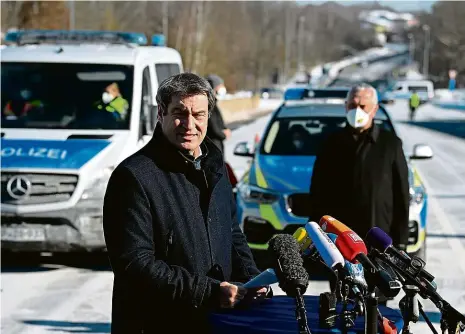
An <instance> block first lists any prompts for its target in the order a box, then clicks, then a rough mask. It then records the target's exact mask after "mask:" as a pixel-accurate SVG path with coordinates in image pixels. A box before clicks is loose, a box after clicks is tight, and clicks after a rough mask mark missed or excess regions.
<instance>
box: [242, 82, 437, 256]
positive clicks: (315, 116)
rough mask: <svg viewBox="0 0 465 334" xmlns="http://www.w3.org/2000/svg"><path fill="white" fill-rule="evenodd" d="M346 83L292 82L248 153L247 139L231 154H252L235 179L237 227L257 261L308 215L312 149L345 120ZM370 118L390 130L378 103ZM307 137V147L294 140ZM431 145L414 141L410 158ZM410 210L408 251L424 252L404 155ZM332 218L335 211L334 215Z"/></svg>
mask: <svg viewBox="0 0 465 334" xmlns="http://www.w3.org/2000/svg"><path fill="white" fill-rule="evenodd" d="M347 93H348V89H347V88H342V89H338V88H326V89H310V88H291V89H288V90H287V91H286V92H285V101H284V103H283V104H282V105H281V106H280V107H279V108H278V109H277V110H276V111H275V112H274V114H273V115H272V117H271V120H270V121H269V124H268V125H267V127H266V129H265V133H264V135H263V137H262V140H261V141H260V143H259V144H258V147H257V148H256V149H255V150H254V152H253V153H252V152H251V151H250V149H249V147H248V143H247V142H241V143H238V144H237V146H236V147H235V150H234V154H235V155H238V156H243V157H251V158H253V159H252V163H251V167H250V169H249V170H248V172H246V173H245V174H244V176H243V178H242V179H241V180H240V181H239V183H238V184H237V208H238V217H239V219H240V224H241V227H242V229H243V231H244V233H245V235H246V237H247V240H248V243H249V246H250V247H251V248H252V250H253V251H254V255H255V257H256V259H257V261H258V262H261V261H263V260H265V258H266V255H265V252H263V250H266V249H267V247H268V241H269V240H270V238H271V237H272V236H273V235H275V234H277V233H288V234H292V233H294V232H295V230H296V229H297V228H299V227H300V226H303V225H304V224H305V223H306V222H307V220H308V216H309V213H308V204H309V189H310V180H311V174H312V170H313V164H314V162H315V159H316V154H317V151H318V149H319V147H320V145H321V144H322V142H323V140H324V139H325V138H326V136H327V135H328V134H329V133H331V132H333V131H337V130H339V129H341V128H343V127H344V126H345V124H346V123H345V119H346V118H345V108H344V101H345V97H346V96H347ZM374 122H375V123H376V124H378V125H379V126H380V127H382V128H384V129H386V130H388V131H393V132H395V127H394V125H393V123H392V122H391V119H390V118H389V115H388V113H387V111H386V110H385V109H384V107H383V106H382V105H381V106H380V108H379V111H378V112H377V114H376V116H375V119H374ZM299 136H300V138H302V137H306V145H307V146H306V147H305V148H303V149H299V147H298V145H296V144H297V140H298V139H299ZM431 157H432V151H431V149H430V148H429V146H427V145H416V146H415V148H414V152H413V155H411V156H410V159H409V160H413V159H427V158H431ZM408 164H409V183H410V194H411V199H410V214H409V219H410V221H409V238H408V240H409V244H408V249H407V251H408V252H409V253H416V254H417V255H419V256H423V257H424V255H425V235H426V215H427V202H428V197H427V194H426V190H425V187H424V185H423V183H422V182H421V179H420V177H419V176H418V173H417V172H416V170H415V168H414V167H413V166H412V165H411V164H410V161H409V163H408ZM336 218H337V217H336Z"/></svg>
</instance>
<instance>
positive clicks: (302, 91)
mask: <svg viewBox="0 0 465 334" xmlns="http://www.w3.org/2000/svg"><path fill="white" fill-rule="evenodd" d="M348 92H349V88H318V89H312V88H301V87H299V88H289V89H287V90H286V92H285V93H284V100H285V101H291V100H307V99H344V100H345V98H346V97H347V93H348Z"/></svg>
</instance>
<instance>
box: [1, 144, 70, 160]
mask: <svg viewBox="0 0 465 334" xmlns="http://www.w3.org/2000/svg"><path fill="white" fill-rule="evenodd" d="M67 153H68V152H67V151H66V150H60V149H56V148H45V147H31V148H22V147H19V148H17V147H3V148H2V158H9V157H25V158H26V157H28V158H42V159H57V160H64V159H65V158H66V155H67Z"/></svg>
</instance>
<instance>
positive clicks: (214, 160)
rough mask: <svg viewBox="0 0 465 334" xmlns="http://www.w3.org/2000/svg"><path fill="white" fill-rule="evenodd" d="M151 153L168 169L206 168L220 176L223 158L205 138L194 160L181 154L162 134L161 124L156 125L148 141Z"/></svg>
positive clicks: (183, 153) (188, 155)
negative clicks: (190, 166)
mask: <svg viewBox="0 0 465 334" xmlns="http://www.w3.org/2000/svg"><path fill="white" fill-rule="evenodd" d="M149 146H150V147H152V148H153V149H151V152H153V153H154V154H155V157H156V158H157V160H158V161H159V162H160V163H162V164H163V165H164V166H166V167H167V168H169V169H173V170H180V171H181V170H183V169H184V168H185V167H186V166H188V165H189V164H192V165H193V166H194V167H195V168H196V169H199V168H198V167H200V168H207V169H209V170H211V171H214V172H217V173H220V174H222V168H221V166H223V158H222V155H221V151H220V150H219V149H218V148H217V147H216V145H215V144H214V143H213V142H212V141H211V140H210V139H209V138H208V137H205V139H204V141H203V142H202V144H201V146H200V147H199V148H200V155H199V156H198V157H197V158H194V157H193V156H192V155H190V154H188V153H186V152H181V151H180V150H179V149H178V148H176V147H175V146H174V145H173V144H171V142H169V140H168V139H167V138H166V137H165V135H164V134H163V130H162V128H161V124H159V123H158V124H157V126H156V128H155V131H154V135H153V138H152V140H151V141H150V145H149Z"/></svg>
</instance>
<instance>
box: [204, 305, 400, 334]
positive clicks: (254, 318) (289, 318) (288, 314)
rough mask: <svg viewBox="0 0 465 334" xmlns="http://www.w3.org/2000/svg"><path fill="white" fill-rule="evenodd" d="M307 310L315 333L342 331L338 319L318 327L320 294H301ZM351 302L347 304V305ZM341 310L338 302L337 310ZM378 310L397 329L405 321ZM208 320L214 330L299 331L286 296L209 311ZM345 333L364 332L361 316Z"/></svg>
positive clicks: (239, 333) (225, 333)
mask: <svg viewBox="0 0 465 334" xmlns="http://www.w3.org/2000/svg"><path fill="white" fill-rule="evenodd" d="M304 300H305V308H306V310H307V319H308V327H309V328H310V331H311V332H312V334H315V333H341V330H340V328H341V327H340V325H339V322H338V323H337V325H336V327H334V328H331V329H326V328H320V326H319V316H318V306H319V296H304ZM350 308H351V306H350V305H349V309H350ZM341 310H342V305H338V307H337V313H338V314H339V313H340V312H341ZM379 310H380V312H381V314H382V315H383V316H384V317H385V318H387V319H389V320H391V321H393V322H394V323H395V324H396V327H397V330H398V332H400V331H401V329H402V327H403V325H404V322H403V320H402V315H401V313H400V312H399V311H397V310H393V309H390V308H388V307H385V306H381V305H380V306H379ZM210 324H211V326H212V329H213V333H214V334H259V333H260V334H265V333H268V334H275V333H279V334H283V333H292V334H296V333H298V324H297V320H296V317H295V300H294V299H293V298H290V297H287V296H275V297H273V298H272V299H269V300H264V301H262V302H261V303H260V304H256V305H252V306H250V307H248V308H244V309H233V310H227V311H221V312H217V313H213V314H211V315H210ZM347 333H350V334H354V333H356V334H359V333H364V317H358V318H357V319H356V321H355V327H352V328H350V329H349V330H348V331H347Z"/></svg>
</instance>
